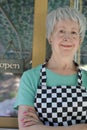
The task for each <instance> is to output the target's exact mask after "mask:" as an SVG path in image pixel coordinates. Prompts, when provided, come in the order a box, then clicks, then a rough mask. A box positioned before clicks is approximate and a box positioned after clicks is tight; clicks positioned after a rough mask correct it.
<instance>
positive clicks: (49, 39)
mask: <svg viewBox="0 0 87 130" xmlns="http://www.w3.org/2000/svg"><path fill="white" fill-rule="evenodd" d="M48 42H49V44H51V43H52V36H51V35H50V37H49V38H48Z"/></svg>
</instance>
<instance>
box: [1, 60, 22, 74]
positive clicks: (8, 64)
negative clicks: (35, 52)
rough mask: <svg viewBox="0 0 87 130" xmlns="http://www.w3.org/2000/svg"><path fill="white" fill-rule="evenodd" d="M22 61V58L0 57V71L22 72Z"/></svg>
mask: <svg viewBox="0 0 87 130" xmlns="http://www.w3.org/2000/svg"><path fill="white" fill-rule="evenodd" d="M23 68H24V61H23V60H22V59H0V73H2V72H11V73H18V74H19V73H23Z"/></svg>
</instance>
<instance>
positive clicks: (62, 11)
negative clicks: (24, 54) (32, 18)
mask: <svg viewBox="0 0 87 130" xmlns="http://www.w3.org/2000/svg"><path fill="white" fill-rule="evenodd" d="M62 19H70V20H73V21H75V22H78V24H79V26H80V32H79V33H80V37H81V41H83V39H84V36H85V31H86V18H85V16H84V15H83V14H81V13H80V12H79V11H78V10H76V9H74V8H70V7H59V8H57V9H56V10H53V11H51V12H50V13H49V14H48V15H47V19H46V37H47V39H49V37H50V35H51V33H52V32H53V29H54V25H55V24H56V22H57V21H60V20H62Z"/></svg>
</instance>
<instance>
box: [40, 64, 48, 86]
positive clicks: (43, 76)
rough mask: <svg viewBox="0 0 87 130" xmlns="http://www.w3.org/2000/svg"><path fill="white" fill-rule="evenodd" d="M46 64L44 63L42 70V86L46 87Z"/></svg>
mask: <svg viewBox="0 0 87 130" xmlns="http://www.w3.org/2000/svg"><path fill="white" fill-rule="evenodd" d="M46 63H47V62H44V64H43V65H42V68H41V70H40V86H46Z"/></svg>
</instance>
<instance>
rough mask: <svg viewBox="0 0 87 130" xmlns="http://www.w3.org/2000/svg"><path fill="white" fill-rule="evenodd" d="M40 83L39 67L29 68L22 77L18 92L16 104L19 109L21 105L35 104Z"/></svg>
mask: <svg viewBox="0 0 87 130" xmlns="http://www.w3.org/2000/svg"><path fill="white" fill-rule="evenodd" d="M38 83H39V71H38V69H33V70H28V71H26V72H24V73H23V75H22V77H21V79H20V85H19V89H18V94H17V97H16V102H15V105H14V108H15V109H18V106H19V105H27V106H34V99H35V94H36V90H37V86H38Z"/></svg>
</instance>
